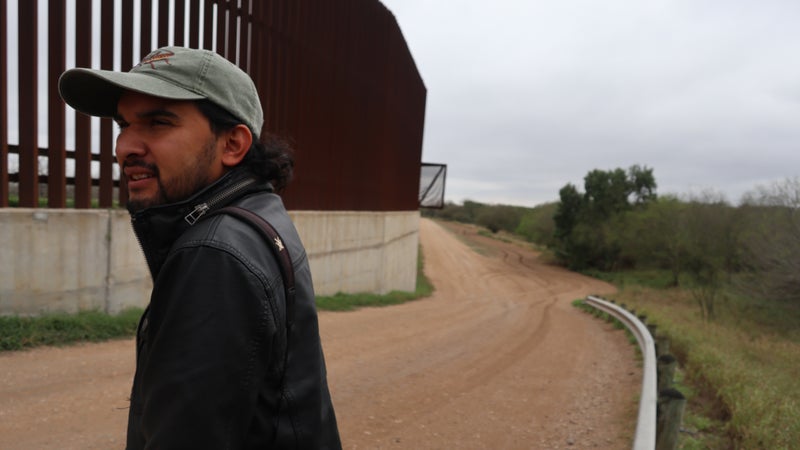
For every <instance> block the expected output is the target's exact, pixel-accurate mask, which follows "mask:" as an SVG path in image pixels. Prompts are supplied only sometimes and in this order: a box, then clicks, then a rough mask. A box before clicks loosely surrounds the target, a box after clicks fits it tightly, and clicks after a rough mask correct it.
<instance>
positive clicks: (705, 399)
mask: <svg viewBox="0 0 800 450" xmlns="http://www.w3.org/2000/svg"><path fill="white" fill-rule="evenodd" d="M615 298H616V299H617V300H618V301H621V302H625V303H627V304H628V305H632V307H635V308H636V309H637V310H641V311H645V312H646V314H647V315H648V317H649V318H651V320H653V321H655V322H656V323H657V324H658V330H659V333H664V334H665V335H666V336H668V337H669V338H670V340H671V349H672V353H673V354H674V355H675V356H676V357H678V359H679V360H680V361H681V364H682V366H683V368H684V370H685V379H684V380H683V381H682V382H683V383H684V384H685V385H688V386H691V388H692V389H689V390H687V392H686V393H688V394H689V395H687V398H688V399H689V402H688V414H687V418H686V420H685V424H686V425H687V430H688V433H684V434H683V435H682V440H683V444H682V445H683V446H684V447H683V448H727V447H735V448H769V449H789V448H794V447H795V446H796V443H797V442H800V390H798V389H797V376H798V374H800V340H798V339H797V335H796V334H792V333H791V332H789V331H788V330H785V329H783V328H782V327H783V326H790V325H789V324H792V323H793V328H795V329H796V327H797V325H796V324H797V323H798V319H800V318H798V317H797V315H795V311H794V309H792V307H788V306H787V307H785V308H780V307H778V306H776V305H774V304H773V305H770V306H766V305H764V306H763V307H762V308H760V309H759V308H756V307H755V306H754V305H752V304H751V303H752V301H747V300H744V299H741V298H736V297H733V296H732V295H730V294H728V295H727V297H726V298H727V300H726V301H725V302H724V303H723V304H722V305H720V308H719V309H720V314H719V315H718V317H717V319H716V320H715V321H713V322H704V321H703V320H702V318H701V317H700V314H699V309H698V308H697V306H696V304H695V301H694V299H693V298H692V296H691V293H690V292H688V291H687V290H681V289H669V290H653V289H650V288H644V287H629V288H626V289H623V290H622V291H621V292H620V293H619V294H617V295H615ZM743 311H746V312H747V314H743ZM777 311H783V314H784V315H789V316H792V317H793V318H794V320H793V321H792V320H788V319H786V318H783V319H782V320H781V321H778V320H776V321H774V322H771V323H770V321H769V318H770V317H771V316H773V315H775V314H778V312H777ZM684 389H685V386H684Z"/></svg>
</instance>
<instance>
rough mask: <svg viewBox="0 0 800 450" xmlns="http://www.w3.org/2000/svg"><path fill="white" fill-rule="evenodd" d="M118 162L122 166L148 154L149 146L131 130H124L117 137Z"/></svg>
mask: <svg viewBox="0 0 800 450" xmlns="http://www.w3.org/2000/svg"><path fill="white" fill-rule="evenodd" d="M116 153H117V162H118V163H119V164H122V163H123V162H125V161H126V160H128V159H130V158H136V157H141V156H143V155H144V154H145V153H147V146H146V145H145V143H144V142H143V141H142V139H140V138H139V137H137V136H136V133H134V132H133V131H131V130H128V129H124V130H122V131H121V132H120V133H119V136H117V148H116Z"/></svg>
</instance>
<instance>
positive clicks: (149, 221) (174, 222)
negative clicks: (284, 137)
mask: <svg viewBox="0 0 800 450" xmlns="http://www.w3.org/2000/svg"><path fill="white" fill-rule="evenodd" d="M262 190H269V191H271V190H272V186H270V185H269V184H268V183H267V184H265V183H260V182H259V181H258V178H257V177H256V176H255V175H253V174H251V173H250V172H249V171H247V170H245V169H236V170H233V171H231V172H228V173H227V174H225V175H224V176H222V178H220V179H219V180H217V181H215V182H214V183H212V184H210V185H209V186H207V187H205V188H203V189H202V190H201V191H199V192H197V193H196V194H194V195H193V196H191V197H189V198H188V199H186V200H183V201H180V202H177V203H171V204H168V205H159V206H155V207H152V208H145V209H143V210H141V211H136V212H132V213H131V223H132V225H133V230H134V232H135V233H136V237H137V239H138V240H139V244H140V245H141V247H142V251H143V252H144V256H145V259H146V260H147V265H148V266H149V268H150V274H151V275H152V276H153V280H155V278H156V276H157V275H158V272H159V270H160V269H161V265H162V264H163V262H164V259H166V256H167V254H168V253H169V250H170V248H171V247H172V244H173V243H174V242H175V240H176V239H178V237H179V236H180V235H181V234H183V233H184V232H185V231H186V230H187V229H189V228H190V227H191V226H192V225H194V223H195V222H196V221H197V220H198V219H200V217H202V216H203V215H205V214H206V213H208V212H210V211H213V210H215V209H217V208H220V207H223V206H225V205H227V204H229V203H231V202H232V201H234V200H236V199H238V198H240V197H242V196H244V195H246V194H249V193H252V192H256V191H262Z"/></svg>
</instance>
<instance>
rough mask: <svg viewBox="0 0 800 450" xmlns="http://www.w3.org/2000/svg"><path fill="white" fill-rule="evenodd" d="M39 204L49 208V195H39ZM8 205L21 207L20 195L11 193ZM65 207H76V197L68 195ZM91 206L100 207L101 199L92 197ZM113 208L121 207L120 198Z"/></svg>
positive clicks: (93, 207) (40, 206)
mask: <svg viewBox="0 0 800 450" xmlns="http://www.w3.org/2000/svg"><path fill="white" fill-rule="evenodd" d="M38 205H39V208H48V207H49V206H48V204H47V197H39V200H38ZM8 206H9V207H10V208H17V207H19V196H17V195H10V196H9V197H8ZM64 207H65V208H74V207H75V199H74V198H71V197H68V198H67V199H66V205H65V206H64ZM90 208H92V209H98V208H100V200H99V199H97V198H92V199H91V206H90ZM111 208H115V209H116V208H119V200H113V201H112V205H111Z"/></svg>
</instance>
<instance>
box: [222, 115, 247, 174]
mask: <svg viewBox="0 0 800 450" xmlns="http://www.w3.org/2000/svg"><path fill="white" fill-rule="evenodd" d="M223 137H224V139H225V142H224V148H223V150H222V165H224V166H225V167H233V166H235V165H237V164H239V163H240V162H241V161H242V159H243V158H244V156H245V155H246V154H247V152H248V150H250V145H251V144H252V143H253V134H252V133H251V132H250V128H247V125H244V124H241V123H240V124H239V125H236V126H235V127H233V128H231V129H230V130H228V131H226V132H225V134H224V135H223Z"/></svg>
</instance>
